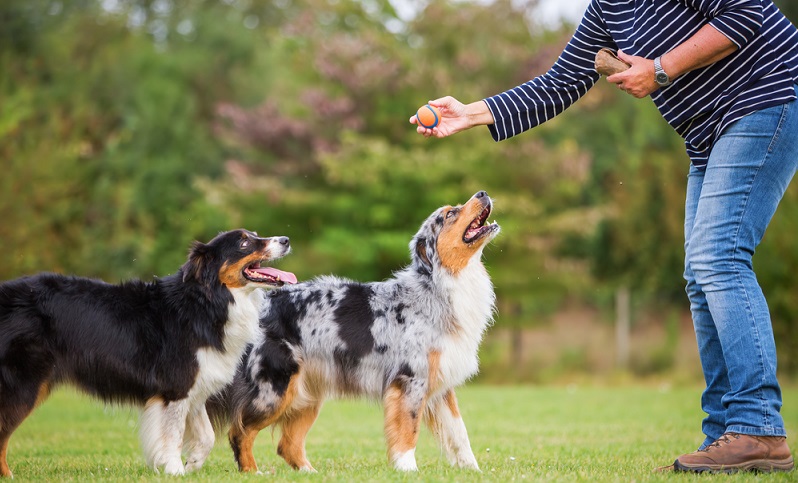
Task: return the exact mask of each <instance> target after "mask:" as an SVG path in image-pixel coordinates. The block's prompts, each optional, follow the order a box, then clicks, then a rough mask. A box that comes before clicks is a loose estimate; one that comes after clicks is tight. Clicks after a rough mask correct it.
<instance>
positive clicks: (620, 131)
mask: <svg viewBox="0 0 798 483" xmlns="http://www.w3.org/2000/svg"><path fill="white" fill-rule="evenodd" d="M422 3H424V2H422ZM534 3H535V2H534V1H529V2H517V1H511V0H497V1H496V2H493V3H491V4H490V5H488V4H485V2H454V1H451V2H449V1H447V2H443V1H441V2H427V5H426V7H424V8H423V10H422V11H421V12H420V14H419V15H418V16H417V17H415V18H413V19H410V20H407V21H402V20H400V19H399V18H398V17H397V12H396V11H395V10H394V8H393V6H392V4H391V2H389V1H387V0H376V1H369V2H363V1H355V0H345V1H344V0H339V1H331V0H297V1H291V2H286V1H276V0H247V1H244V0H225V1H222V2H219V1H216V0H171V1H158V2H154V1H150V0H120V1H118V2H100V1H97V0H66V1H63V0H62V1H54V0H32V1H23V0H9V1H5V2H2V3H1V4H0V159H2V163H3V168H4V173H3V176H2V177H0V190H1V191H0V219H2V220H3V223H2V224H0V243H1V244H2V248H3V254H4V256H3V257H0V279H8V278H13V277H16V276H20V275H22V274H26V273H32V272H37V271H42V270H53V271H59V272H67V273H75V274H80V275H89V276H98V277H103V278H106V279H108V280H110V281H117V280H120V279H125V278H130V277H145V278H149V277H152V276H154V275H156V276H157V275H164V274H167V273H171V272H173V271H175V270H176V269H177V268H178V267H179V266H180V264H182V262H183V261H184V258H185V254H186V250H187V248H188V246H189V244H190V242H191V241H192V240H194V239H200V240H207V239H209V238H211V237H212V236H213V235H215V234H216V233H217V232H218V231H220V230H226V229H231V228H235V227H239V226H243V227H247V228H249V229H253V230H256V231H258V232H260V233H261V234H264V235H287V236H290V237H291V239H292V244H293V246H294V248H295V252H294V255H292V256H291V257H288V258H287V259H286V260H284V261H281V262H280V263H281V264H283V265H284V268H286V269H289V270H292V271H294V272H295V273H297V274H298V275H299V276H300V278H302V279H306V278H309V277H312V276H315V275H319V274H323V273H336V274H339V275H343V276H347V277H351V278H355V279H358V280H376V279H382V278H385V277H388V276H390V274H391V273H392V272H393V271H395V270H397V269H399V268H401V267H402V266H403V265H404V264H405V263H407V261H408V252H407V244H408V242H409V240H410V238H411V236H412V235H413V233H414V232H415V231H416V229H417V228H418V226H419V225H420V223H421V222H422V221H423V220H424V218H425V217H426V216H427V215H428V214H429V213H430V212H432V211H433V210H434V209H436V208H437V207H439V206H441V205H444V204H454V203H461V202H464V201H465V200H467V199H468V197H469V196H471V195H472V194H473V193H474V192H476V191H478V190H481V189H484V190H487V191H488V193H490V195H491V196H492V197H493V198H494V199H495V201H496V211H495V218H496V220H497V221H499V223H500V224H501V225H502V235H501V236H500V237H499V238H497V239H496V241H495V242H494V243H493V244H492V245H491V246H490V247H489V248H488V249H487V250H486V255H485V259H486V263H487V265H488V266H489V269H490V272H491V275H492V277H493V281H494V284H495V286H496V290H497V294H498V308H499V315H498V317H497V324H501V325H506V326H513V327H528V326H535V325H540V324H542V323H545V321H546V320H547V317H548V316H550V315H551V314H552V313H554V312H555V311H558V310H560V309H562V308H563V307H564V306H565V305H567V304H571V303H577V304H586V305H594V306H598V307H600V308H602V309H604V310H609V309H610V307H611V306H612V305H611V300H612V297H611V294H612V292H613V290H614V289H615V287H617V286H619V285H627V286H629V287H632V290H633V293H634V294H635V296H636V297H637V298H639V299H640V300H642V301H643V303H645V302H652V303H666V304H673V305H674V306H676V307H679V308H680V309H681V310H686V307H687V302H686V300H685V297H684V295H683V289H682V287H683V283H684V282H683V281H682V280H681V272H682V268H681V267H682V258H683V255H682V246H683V240H682V236H683V235H682V225H681V224H682V221H681V219H682V214H683V205H684V202H683V197H684V186H685V177H686V172H687V168H688V160H687V157H686V155H685V154H684V148H683V146H682V143H681V140H680V139H679V138H678V136H676V135H675V134H674V133H673V132H672V130H671V129H670V128H669V127H668V126H667V125H666V124H665V122H664V121H663V120H662V119H661V118H660V116H659V114H658V113H657V112H656V110H655V109H654V107H653V105H652V103H651V101H650V100H635V99H632V98H630V97H629V96H624V95H622V94H621V93H619V92H618V91H617V90H616V89H612V88H610V87H609V86H608V85H606V83H604V82H603V81H602V82H600V84H599V85H598V86H596V87H595V88H594V89H593V90H591V92H590V93H588V95H587V96H585V98H584V99H582V100H581V101H580V102H578V103H577V104H576V105H575V106H574V107H572V108H570V109H569V110H568V111H567V112H565V113H564V114H563V115H562V116H559V117H558V118H557V119H554V120H552V121H550V122H548V123H546V124H544V125H543V126H541V127H539V128H537V129H534V130H533V131H531V132H529V133H526V134H524V135H522V136H518V137H517V138H514V139H511V140H508V141H506V142H502V143H500V144H496V143H494V142H493V141H492V140H491V139H490V136H489V135H488V133H487V131H486V130H485V129H477V130H473V131H472V132H466V133H462V134H459V135H457V136H456V137H454V138H450V139H445V140H426V139H423V138H422V137H421V136H418V135H417V134H416V133H415V129H414V128H413V126H411V125H410V124H408V123H407V119H408V118H409V117H410V116H411V115H412V114H413V113H414V112H415V110H416V109H417V108H418V107H419V106H420V105H422V104H424V103H425V102H426V101H427V100H429V99H430V98H435V97H438V96H442V95H446V94H451V95H454V96H455V97H457V98H459V99H461V100H463V101H466V102H468V101H473V100H476V99H480V98H483V97H485V96H489V95H492V94H495V93H498V92H500V91H503V90H505V89H507V88H509V87H512V86H514V85H517V84H518V83H521V82H524V81H526V80H528V79H529V78H531V77H533V76H535V75H538V74H541V73H543V72H544V71H545V70H546V69H547V68H548V67H549V66H550V65H551V64H552V63H553V62H554V60H555V59H556V57H557V55H558V54H559V52H560V51H561V49H562V47H563V45H564V44H565V42H566V41H567V40H568V37H569V35H570V28H568V27H564V28H563V29H560V30H557V31H548V30H545V29H543V28H542V27H541V26H539V25H537V24H535V23H533V22H531V21H528V20H527V19H528V18H529V16H528V11H529V9H530V8H531V6H532V5H534ZM780 4H781V6H782V7H784V9H785V12H788V14H789V11H790V9H791V7H790V5H792V4H791V3H789V2H780ZM796 207H798V198H796V190H795V187H793V188H792V189H791V190H790V191H789V192H788V195H787V197H786V198H785V200H784V202H783V203H782V207H781V209H780V212H779V214H777V218H776V220H774V223H773V226H772V227H771V229H770V230H769V232H768V235H767V237H766V239H765V243H764V244H763V246H762V248H761V250H760V252H759V254H758V255H757V257H756V259H755V263H756V264H757V269H758V274H759V278H760V280H761V283H762V285H763V287H764V288H765V291H766V293H767V294H768V295H769V297H770V301H771V305H772V308H773V318H774V329H775V331H776V334H777V340H778V343H779V345H780V357H781V358H782V362H783V363H784V365H783V366H782V367H787V368H789V369H790V371H791V372H795V371H798V359H795V358H794V357H793V356H792V355H791V354H796V353H798V332H796V330H795V328H794V321H795V320H796V318H797V317H798V300H796V299H795V297H794V296H792V295H791V294H794V293H796V290H797V289H798V288H797V287H796V284H798V281H797V280H796V279H795V277H791V274H792V273H795V268H796V265H798V251H797V250H798V248H796V246H795V243H793V242H792V231H793V230H792V228H791V227H790V226H789V222H788V220H791V219H794V215H795V211H796V210H798V208H796ZM575 360H576V359H575ZM578 363H579V361H578V360H576V362H574V364H577V365H578Z"/></svg>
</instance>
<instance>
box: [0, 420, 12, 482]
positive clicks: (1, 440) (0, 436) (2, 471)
mask: <svg viewBox="0 0 798 483" xmlns="http://www.w3.org/2000/svg"><path fill="white" fill-rule="evenodd" d="M10 436H11V435H10V434H6V433H5V432H2V429H0V476H3V477H6V478H10V477H11V476H13V475H12V474H11V468H9V467H8V462H7V461H6V457H7V456H8V440H9V439H10Z"/></svg>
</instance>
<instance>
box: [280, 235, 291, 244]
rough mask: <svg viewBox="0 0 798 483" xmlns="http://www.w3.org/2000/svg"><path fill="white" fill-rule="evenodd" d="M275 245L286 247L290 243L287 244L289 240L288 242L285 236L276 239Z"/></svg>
mask: <svg viewBox="0 0 798 483" xmlns="http://www.w3.org/2000/svg"><path fill="white" fill-rule="evenodd" d="M277 243H279V244H280V245H285V246H288V244H289V243H290V242H289V240H288V237H287V236H281V237H280V238H278V239H277Z"/></svg>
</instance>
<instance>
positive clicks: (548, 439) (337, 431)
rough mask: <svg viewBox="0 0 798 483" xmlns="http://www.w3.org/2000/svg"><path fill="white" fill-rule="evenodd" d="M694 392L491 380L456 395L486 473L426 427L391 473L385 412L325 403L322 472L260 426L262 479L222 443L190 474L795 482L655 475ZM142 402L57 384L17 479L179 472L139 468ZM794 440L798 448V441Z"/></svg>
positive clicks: (17, 437)
mask: <svg viewBox="0 0 798 483" xmlns="http://www.w3.org/2000/svg"><path fill="white" fill-rule="evenodd" d="M699 397H700V389H698V388H678V389H669V388H658V387H648V386H623V387H583V386H568V387H491V386H480V385H472V386H469V387H466V388H463V389H461V390H460V391H458V398H459V402H460V408H461V411H462V413H463V417H464V418H465V421H466V425H467V426H468V429H469V435H470V438H471V445H472V448H473V450H474V453H475V454H476V456H477V461H478V462H479V464H480V466H481V468H482V473H473V472H469V471H465V470H458V469H453V468H450V467H449V465H448V463H447V462H446V460H445V458H444V456H443V455H442V454H441V453H440V451H439V450H438V448H437V447H436V445H435V442H434V441H433V440H432V438H431V436H430V435H429V433H428V431H426V429H424V430H423V431H422V435H421V438H420V440H419V446H418V449H417V451H416V459H417V461H418V464H419V470H420V471H419V472H418V474H412V475H406V474H400V473H397V472H395V471H394V470H392V469H391V467H390V465H389V464H388V461H387V459H386V456H385V444H384V442H383V436H382V410H381V408H380V407H379V406H378V405H376V404H370V403H365V402H359V401H330V402H328V403H327V404H326V405H325V407H324V408H323V410H322V413H321V416H320V417H319V420H318V421H317V423H316V425H315V426H314V427H313V429H312V430H311V432H310V435H309V436H308V442H307V450H308V456H309V458H310V460H311V462H312V463H313V464H314V466H315V467H316V469H317V470H318V471H319V472H318V474H315V475H308V474H300V473H297V472H294V471H293V470H291V469H290V468H289V467H288V466H287V465H286V464H285V463H284V462H283V461H282V459H280V458H279V457H278V456H277V455H276V454H275V443H276V439H277V436H278V435H275V436H274V438H273V437H272V434H271V433H270V432H269V431H263V432H262V433H261V434H260V436H259V438H258V441H257V446H256V458H257V460H258V463H259V466H260V468H261V470H262V471H264V472H265V473H267V475H265V476H257V475H241V474H239V473H238V472H237V471H236V470H235V468H234V463H233V459H232V454H231V451H230V449H229V447H228V446H227V443H226V441H224V440H222V439H219V440H218V442H217V444H216V446H215V447H214V449H213V452H212V453H211V456H210V458H209V459H208V462H207V463H206V465H205V467H204V468H203V469H202V470H200V471H199V472H198V473H195V474H192V475H189V476H187V477H185V478H184V479H183V480H185V481H220V480H224V481H233V480H235V481H256V480H257V481H262V480H263V479H264V478H265V479H266V480H267V481H297V480H301V481H317V482H322V481H325V482H326V481H425V482H426V481H502V482H504V481H638V482H639V481H665V480H667V481H680V482H681V481H701V482H705V481H728V480H729V479H733V480H734V481H735V482H736V481H763V480H765V481H796V478H798V473H796V472H793V473H790V474H773V475H755V474H739V475H734V476H732V477H729V476H725V475H713V476H708V475H683V474H661V473H653V472H652V469H653V468H655V467H657V466H660V465H664V464H669V463H670V462H672V461H673V459H674V458H675V457H676V456H678V455H679V454H681V453H684V452H687V451H690V450H692V449H694V448H695V447H696V446H697V445H698V444H699V442H700V440H701V439H702V437H701V435H700V421H701V418H702V417H703V415H702V412H701V410H700V408H699V407H698V406H699ZM784 401H785V407H784V410H783V415H784V418H785V421H786V422H787V430H788V432H789V433H790V434H792V435H795V434H798V388H794V387H791V388H788V389H785V391H784ZM137 419H138V413H137V411H136V410H128V409H124V408H118V407H112V408H108V407H104V406H103V405H101V404H99V403H97V402H93V401H91V400H89V399H87V398H85V397H84V396H81V395H78V394H76V393H74V392H72V391H71V390H60V391H58V392H56V393H55V394H54V395H53V396H52V397H51V398H50V399H49V400H48V401H47V402H46V403H45V404H44V405H43V406H42V407H40V408H39V409H37V410H36V412H35V413H34V414H33V415H32V416H31V417H30V418H29V419H28V420H27V421H25V423H24V424H23V425H22V427H21V428H20V429H19V430H18V431H17V432H16V433H15V434H14V436H13V438H12V439H11V446H10V449H9V464H10V466H11V468H12V471H14V474H15V479H16V480H17V481H27V480H51V481H55V480H57V481H69V480H72V481H75V480H80V481H83V480H125V481H137V480H139V481H141V480H158V479H165V480H173V478H171V477H166V476H163V475H160V476H159V475H156V474H155V473H153V472H152V471H151V470H149V469H148V468H146V467H145V466H144V462H143V458H142V456H141V451H140V448H139V444H138V439H137V427H136V424H137ZM792 441H793V449H796V443H795V442H794V441H795V440H792Z"/></svg>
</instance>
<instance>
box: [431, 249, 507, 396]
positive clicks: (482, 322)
mask: <svg viewBox="0 0 798 483" xmlns="http://www.w3.org/2000/svg"><path fill="white" fill-rule="evenodd" d="M445 278H447V280H444V281H443V283H444V284H445V286H446V288H447V289H448V292H449V296H450V297H451V302H452V305H451V306H452V315H453V321H452V324H451V330H449V331H448V332H447V333H446V334H445V335H444V337H443V340H442V344H441V361H440V364H441V365H440V371H441V377H442V379H443V382H444V385H445V386H448V387H454V386H458V385H460V384H462V383H464V382H465V381H466V380H468V379H470V378H471V377H473V376H474V375H475V374H476V373H477V372H478V371H479V357H478V351H479V344H480V342H481V341H482V335H483V333H484V332H485V329H486V328H487V327H488V325H489V324H490V322H491V320H492V317H493V307H494V301H495V295H494V293H493V284H492V283H491V281H490V277H489V276H488V273H487V271H486V270H485V267H484V266H483V265H482V263H481V262H480V261H479V257H474V258H473V259H472V260H471V262H470V263H469V264H468V265H467V266H466V268H465V269H463V270H462V271H461V272H460V273H459V274H458V275H457V278H456V279H455V278H454V277H452V276H447V277H445Z"/></svg>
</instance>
